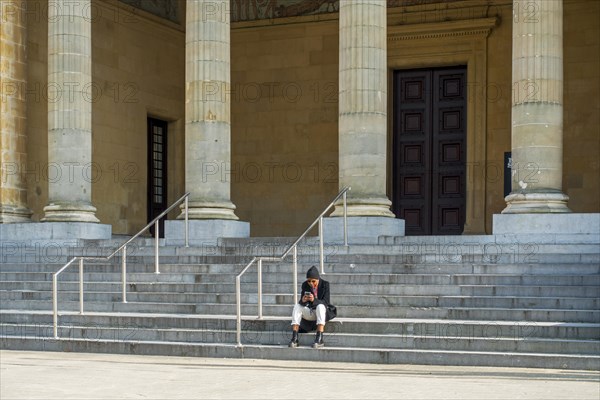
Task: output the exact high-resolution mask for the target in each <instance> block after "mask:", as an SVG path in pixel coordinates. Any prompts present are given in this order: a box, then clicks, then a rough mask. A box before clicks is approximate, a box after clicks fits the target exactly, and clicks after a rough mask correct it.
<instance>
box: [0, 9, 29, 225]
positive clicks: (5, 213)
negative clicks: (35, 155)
mask: <svg viewBox="0 0 600 400" xmlns="http://www.w3.org/2000/svg"><path fill="white" fill-rule="evenodd" d="M25 7H26V1H25V0H18V1H10V2H4V1H3V2H1V4H0V24H1V26H0V71H1V73H0V132H1V134H0V135H1V141H0V223H11V222H30V221H31V219H30V217H31V214H32V213H31V211H30V210H29V209H28V208H27V187H26V182H25V175H24V173H25V172H24V171H25V169H26V168H27V149H26V139H27V131H26V121H27V99H26V90H27V21H26V14H25Z"/></svg>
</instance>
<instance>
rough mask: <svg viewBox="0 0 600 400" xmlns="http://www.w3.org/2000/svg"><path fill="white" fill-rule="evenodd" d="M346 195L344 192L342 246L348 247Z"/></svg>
mask: <svg viewBox="0 0 600 400" xmlns="http://www.w3.org/2000/svg"><path fill="white" fill-rule="evenodd" d="M346 193H347V191H345V192H344V246H348V203H347V201H346Z"/></svg>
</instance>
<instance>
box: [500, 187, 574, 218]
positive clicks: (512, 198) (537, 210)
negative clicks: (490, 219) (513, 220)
mask: <svg viewBox="0 0 600 400" xmlns="http://www.w3.org/2000/svg"><path fill="white" fill-rule="evenodd" d="M505 201H506V203H507V205H506V208H505V209H504V210H502V214H546V213H570V212H572V211H571V210H570V209H569V207H567V202H568V201H569V196H567V195H566V194H564V193H561V192H554V193H553V192H529V193H511V194H509V195H508V196H506V198H505Z"/></svg>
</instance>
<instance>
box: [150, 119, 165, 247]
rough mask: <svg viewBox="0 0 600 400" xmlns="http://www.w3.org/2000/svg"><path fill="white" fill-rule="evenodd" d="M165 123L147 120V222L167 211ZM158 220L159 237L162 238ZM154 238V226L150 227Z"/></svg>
mask: <svg viewBox="0 0 600 400" xmlns="http://www.w3.org/2000/svg"><path fill="white" fill-rule="evenodd" d="M167 126H168V123H167V121H161V120H159V119H155V118H150V117H149V118H148V222H150V221H152V220H153V219H154V218H156V217H158V216H159V215H160V213H162V212H163V211H164V210H166V209H167V206H168V204H167ZM165 219H166V217H163V218H161V219H160V222H159V236H160V237H164V232H165V229H164V222H165ZM150 233H151V234H152V236H154V225H153V226H152V227H150Z"/></svg>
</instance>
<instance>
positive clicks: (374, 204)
mask: <svg viewBox="0 0 600 400" xmlns="http://www.w3.org/2000/svg"><path fill="white" fill-rule="evenodd" d="M347 204H348V206H347V208H348V213H347V215H348V216H349V217H385V218H394V219H395V218H396V216H395V215H394V213H393V212H391V211H390V206H391V205H392V202H391V201H389V200H388V199H387V198H385V197H384V198H360V199H357V198H348V200H347ZM343 216H344V203H343V200H339V202H338V203H336V204H335V209H334V210H333V212H332V213H331V217H343Z"/></svg>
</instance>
